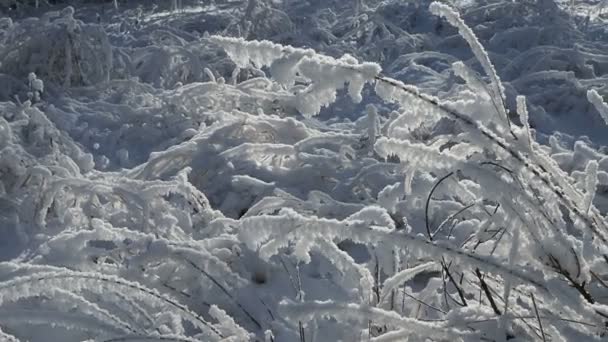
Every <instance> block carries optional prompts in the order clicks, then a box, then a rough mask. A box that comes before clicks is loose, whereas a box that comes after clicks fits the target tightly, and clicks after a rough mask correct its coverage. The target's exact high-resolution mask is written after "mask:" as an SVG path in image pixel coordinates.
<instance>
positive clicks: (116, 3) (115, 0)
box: [114, 0, 118, 9]
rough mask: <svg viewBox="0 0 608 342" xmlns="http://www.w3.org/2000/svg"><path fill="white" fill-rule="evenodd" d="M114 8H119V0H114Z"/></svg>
mask: <svg viewBox="0 0 608 342" xmlns="http://www.w3.org/2000/svg"><path fill="white" fill-rule="evenodd" d="M114 8H115V9H118V0H114Z"/></svg>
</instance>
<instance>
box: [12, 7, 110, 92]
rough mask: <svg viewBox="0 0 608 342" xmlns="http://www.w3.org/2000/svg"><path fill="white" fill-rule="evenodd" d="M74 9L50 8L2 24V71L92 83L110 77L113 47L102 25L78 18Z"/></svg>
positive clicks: (68, 83)
mask: <svg viewBox="0 0 608 342" xmlns="http://www.w3.org/2000/svg"><path fill="white" fill-rule="evenodd" d="M73 15H74V9H73V8H72V7H67V8H65V9H64V10H62V11H61V12H48V13H46V14H45V15H44V16H43V17H41V18H28V19H26V20H22V21H19V22H17V23H11V24H10V25H7V26H5V27H2V28H1V29H2V31H3V32H2V37H3V39H2V46H1V47H0V59H1V60H2V65H1V66H0V72H2V73H6V74H9V75H12V76H15V77H27V75H28V74H29V73H30V72H35V73H36V74H37V75H38V76H39V77H41V78H42V79H45V80H47V81H50V82H54V83H56V84H60V85H65V86H71V85H92V84H96V83H99V82H103V81H107V80H108V79H109V75H110V70H111V68H112V51H111V47H110V43H109V41H108V38H107V36H106V34H105V32H104V30H103V28H102V27H100V26H98V25H94V24H84V23H83V22H81V21H79V20H77V19H74V17H73Z"/></svg>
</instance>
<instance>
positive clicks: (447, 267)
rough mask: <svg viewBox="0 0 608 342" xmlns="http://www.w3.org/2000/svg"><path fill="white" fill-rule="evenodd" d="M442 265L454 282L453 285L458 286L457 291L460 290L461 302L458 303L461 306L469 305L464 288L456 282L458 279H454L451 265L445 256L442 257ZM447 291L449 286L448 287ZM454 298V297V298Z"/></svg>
mask: <svg viewBox="0 0 608 342" xmlns="http://www.w3.org/2000/svg"><path fill="white" fill-rule="evenodd" d="M441 259H442V260H441V266H442V268H443V271H444V272H445V273H446V274H447V276H448V279H449V280H450V282H451V283H452V285H454V287H455V288H456V292H458V296H459V297H460V301H461V302H460V303H458V302H457V303H458V305H460V306H467V305H468V304H467V300H466V298H465V296H464V291H463V290H462V288H461V287H460V286H459V285H458V283H457V282H456V279H454V277H453V276H452V272H450V266H448V264H447V263H446V261H445V258H443V257H442V258H441ZM446 291H447V288H446ZM452 299H453V298H452Z"/></svg>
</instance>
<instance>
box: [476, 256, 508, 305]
mask: <svg viewBox="0 0 608 342" xmlns="http://www.w3.org/2000/svg"><path fill="white" fill-rule="evenodd" d="M475 275H477V278H478V279H479V283H480V284H481V288H482V290H483V292H484V293H485V294H486V297H488V300H489V301H490V306H492V310H494V313H495V314H496V315H498V316H500V315H502V313H501V312H500V309H498V306H497V305H496V302H495V301H494V297H493V296H492V292H490V288H489V287H488V284H487V283H486V281H485V280H484V279H483V275H482V274H481V271H479V268H476V269H475Z"/></svg>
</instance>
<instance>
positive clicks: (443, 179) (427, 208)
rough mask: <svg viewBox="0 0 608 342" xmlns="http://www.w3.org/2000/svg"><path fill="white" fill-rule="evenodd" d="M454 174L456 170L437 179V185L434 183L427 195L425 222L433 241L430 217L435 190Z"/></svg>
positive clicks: (430, 238)
mask: <svg viewBox="0 0 608 342" xmlns="http://www.w3.org/2000/svg"><path fill="white" fill-rule="evenodd" d="M453 174H454V172H453V171H452V172H450V173H448V174H447V175H445V176H443V177H441V178H440V179H439V180H437V182H436V183H435V185H433V188H432V189H431V191H430V192H429V195H428V196H427V198H426V202H425V204H424V222H425V225H426V234H427V236H428V238H429V240H431V241H433V234H432V233H431V223H430V219H429V210H430V206H431V197H433V193H434V192H435V190H437V188H438V187H439V185H441V183H442V182H443V181H445V180H446V179H448V178H450V176H452V175H453Z"/></svg>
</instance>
